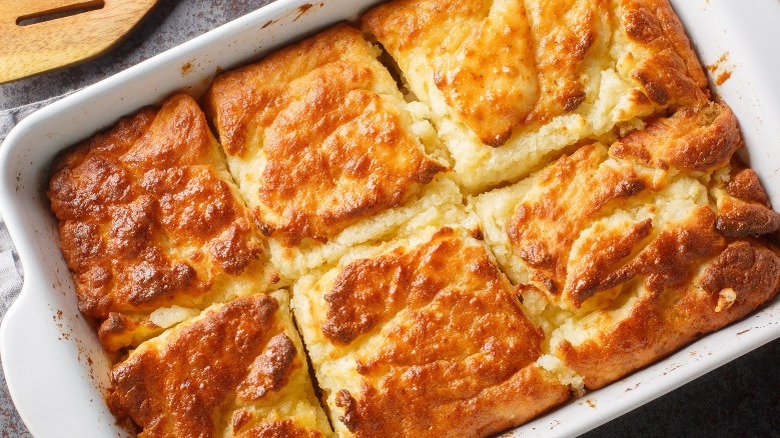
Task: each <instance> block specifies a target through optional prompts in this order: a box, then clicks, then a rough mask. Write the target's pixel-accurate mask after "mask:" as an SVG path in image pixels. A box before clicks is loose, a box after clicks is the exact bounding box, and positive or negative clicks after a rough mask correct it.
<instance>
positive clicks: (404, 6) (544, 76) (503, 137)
mask: <svg viewBox="0 0 780 438" xmlns="http://www.w3.org/2000/svg"><path fill="white" fill-rule="evenodd" d="M506 6H507V8H506V10H502V11H501V12H498V13H496V12H495V11H492V10H490V3H485V2H482V1H460V2H450V1H444V0H427V1H404V0H401V1H395V2H391V3H388V4H384V5H380V6H378V7H376V8H374V9H372V10H371V11H369V12H368V13H367V14H365V15H364V16H363V18H362V22H363V26H364V27H365V28H366V29H368V30H369V31H370V32H371V33H373V34H374V35H375V36H376V37H377V39H378V40H379V41H380V42H381V43H382V44H383V45H384V46H385V48H386V49H387V50H388V51H389V52H390V53H391V55H393V56H394V57H396V59H398V58H402V57H404V56H406V55H408V53H409V52H410V51H411V50H418V49H420V48H423V54H422V56H425V57H426V58H428V60H429V62H430V64H431V66H432V69H433V81H434V83H435V85H436V87H438V88H439V89H440V90H441V92H442V93H443V95H444V98H445V100H446V101H447V103H448V105H450V106H451V107H452V108H453V109H454V110H455V112H456V113H457V114H458V116H459V117H460V119H462V120H463V122H464V123H465V124H466V125H467V126H468V127H469V128H470V129H471V130H472V131H474V132H475V133H476V134H477V136H478V137H479V138H480V140H481V141H482V142H483V143H485V144H487V145H490V146H494V147H497V146H501V145H502V144H504V143H505V142H506V141H507V140H508V139H509V138H510V137H511V135H512V132H513V130H514V129H515V128H517V127H518V126H521V125H532V124H537V123H542V122H545V121H547V120H549V119H551V118H552V117H554V116H556V115H560V114H563V113H566V112H570V111H574V110H576V109H577V108H578V107H579V106H580V104H582V103H583V102H584V101H585V93H584V85H583V83H582V78H581V77H582V75H583V68H584V67H583V65H584V64H585V61H586V59H587V58H588V57H594V56H597V55H599V54H604V53H605V50H606V47H605V46H604V44H605V43H606V41H607V40H608V37H607V35H606V33H607V32H608V31H607V29H608V26H609V23H608V22H609V19H610V17H611V11H610V10H609V8H608V6H609V2H608V1H606V0H596V1H589V2H574V3H573V2H571V1H568V0H555V1H547V2H540V3H539V4H538V7H539V8H540V11H539V14H538V15H539V17H530V14H532V13H533V11H528V10H526V8H525V6H524V5H523V4H522V2H511V3H509V4H508V5H506ZM453 27H457V28H458V29H459V32H458V34H453V33H452V32H451V30H450V29H451V28H453ZM597 40H598V41H597ZM486 66H490V67H489V68H486Z"/></svg>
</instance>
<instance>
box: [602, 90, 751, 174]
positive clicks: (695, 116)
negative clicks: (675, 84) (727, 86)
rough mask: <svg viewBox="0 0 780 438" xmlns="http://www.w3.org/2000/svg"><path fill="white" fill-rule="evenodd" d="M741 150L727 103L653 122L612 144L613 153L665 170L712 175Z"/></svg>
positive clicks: (690, 108) (734, 122) (685, 109)
mask: <svg viewBox="0 0 780 438" xmlns="http://www.w3.org/2000/svg"><path fill="white" fill-rule="evenodd" d="M740 147H742V137H741V135H740V133H739V129H737V119H736V117H734V113H733V112H732V111H731V109H730V108H729V107H728V106H726V105H725V104H723V103H709V104H708V105H706V106H704V107H701V108H694V107H683V108H681V109H680V110H679V111H677V112H676V113H675V114H674V115H672V116H671V117H668V118H660V119H656V120H652V121H649V122H648V125H647V126H645V128H643V129H638V130H636V131H632V132H630V133H628V134H627V135H626V136H624V137H622V138H621V139H620V141H618V142H617V143H615V144H614V145H612V147H611V149H610V153H611V154H612V155H614V156H616V157H620V158H626V159H629V158H630V159H633V160H636V161H639V162H641V163H643V164H646V165H650V166H653V167H658V168H661V169H669V168H670V167H674V168H677V169H680V170H685V171H692V172H708V171H713V170H715V169H717V168H721V167H723V166H725V165H727V164H728V163H729V160H730V159H731V156H732V155H733V154H734V152H735V151H736V150H737V149H739V148H740Z"/></svg>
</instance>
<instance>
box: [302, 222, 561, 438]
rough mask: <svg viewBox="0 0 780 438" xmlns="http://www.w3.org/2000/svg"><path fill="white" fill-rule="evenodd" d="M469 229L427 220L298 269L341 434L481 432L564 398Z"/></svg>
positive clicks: (326, 393) (533, 333)
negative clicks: (321, 266)
mask: <svg viewBox="0 0 780 438" xmlns="http://www.w3.org/2000/svg"><path fill="white" fill-rule="evenodd" d="M472 233H473V230H471V229H469V228H463V227H458V226H455V227H454V228H453V227H447V226H445V227H441V228H439V227H433V228H428V229H425V231H424V232H423V231H419V232H415V233H413V234H412V235H411V236H410V237H408V238H404V239H398V240H396V241H394V242H391V243H387V244H385V245H383V246H381V247H374V248H373V249H371V248H362V249H361V251H359V252H360V253H359V254H352V255H351V256H350V257H348V258H347V259H346V260H342V261H340V262H339V264H338V266H336V267H334V268H333V269H331V270H328V271H327V272H325V273H324V274H321V275H320V274H313V275H309V276H305V277H303V278H301V279H300V280H299V281H298V282H297V283H296V284H295V286H294V291H293V296H294V297H293V309H294V312H295V315H296V320H297V322H298V327H299V329H300V330H301V333H302V335H303V338H304V341H305V343H306V346H307V350H308V353H309V357H310V358H311V361H312V365H313V367H314V370H315V372H316V375H317V381H318V383H319V385H320V387H321V388H322V390H323V397H324V398H325V402H326V404H327V409H328V410H329V413H330V416H331V422H332V424H333V425H334V428H335V430H336V433H338V434H339V435H340V436H358V437H361V436H409V437H412V436H444V435H448V434H452V433H453V431H457V433H458V434H459V435H462V436H485V435H490V434H493V433H496V432H499V431H502V430H504V429H507V428H509V427H513V426H516V425H519V424H521V423H523V422H525V421H527V420H529V419H530V418H532V417H534V416H536V415H538V414H539V413H541V412H544V411H546V410H547V409H549V408H551V407H552V406H555V405H558V404H560V403H562V402H563V401H565V400H567V399H568V398H569V396H570V388H569V386H568V384H564V383H561V382H560V381H559V380H558V377H557V376H556V375H555V374H554V373H553V372H550V371H547V370H546V369H544V368H543V367H542V366H540V365H538V364H537V363H536V361H537V359H539V357H540V352H541V348H542V347H541V344H542V341H543V339H544V337H543V332H542V330H541V329H539V328H538V327H536V326H534V325H533V324H532V323H531V321H530V320H529V319H528V318H527V317H526V315H525V314H524V311H523V309H522V305H521V304H520V303H519V302H518V300H517V298H516V297H515V294H514V290H513V288H512V287H511V285H510V284H509V282H508V281H507V280H506V278H505V277H504V276H503V274H502V273H501V272H500V271H499V269H498V268H497V267H496V266H495V264H494V263H493V261H492V260H491V257H490V255H489V253H488V251H487V250H486V248H485V247H484V245H483V244H482V243H481V242H480V241H478V240H476V239H475V238H474V237H472V235H471V234H472Z"/></svg>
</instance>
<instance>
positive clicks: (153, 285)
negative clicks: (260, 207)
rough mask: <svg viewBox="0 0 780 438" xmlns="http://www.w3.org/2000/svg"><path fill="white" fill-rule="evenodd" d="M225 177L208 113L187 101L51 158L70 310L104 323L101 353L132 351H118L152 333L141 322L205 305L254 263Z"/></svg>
mask: <svg viewBox="0 0 780 438" xmlns="http://www.w3.org/2000/svg"><path fill="white" fill-rule="evenodd" d="M224 169H225V165H224V160H223V159H222V158H221V156H220V152H219V149H218V145H217V144H216V142H215V141H214V139H213V138H212V136H211V134H210V132H209V130H208V126H207V124H206V119H205V116H204V115H203V113H202V112H201V111H200V109H199V108H198V106H197V104H196V103H195V102H194V101H193V100H192V98H190V97H189V96H186V95H176V96H173V97H171V98H169V99H168V100H166V101H165V102H164V103H163V105H162V107H161V108H160V109H159V110H155V109H145V110H143V111H141V112H139V113H138V114H136V115H134V116H132V117H130V118H125V119H122V120H121V121H120V122H119V123H118V124H117V125H116V126H115V127H114V128H112V129H111V130H109V131H107V132H105V133H102V134H98V135H96V136H94V137H93V138H91V139H89V140H87V141H86V142H84V143H82V144H80V145H78V146H76V147H74V148H72V149H69V150H67V151H66V152H65V153H64V154H62V155H60V156H59V157H58V158H57V159H56V161H55V163H54V165H53V167H52V176H51V180H50V183H49V191H48V197H49V199H50V201H51V208H52V211H53V212H54V214H55V215H56V216H57V218H58V219H59V220H60V224H59V229H60V237H61V240H60V242H61V243H60V245H61V248H62V251H63V255H64V256H65V260H66V262H67V264H68V267H69V269H70V270H71V273H72V276H73V279H74V283H75V284H76V291H77V293H78V296H79V308H80V309H81V311H82V312H84V313H85V314H87V315H89V316H93V317H96V318H98V319H101V320H102V319H106V323H105V324H104V326H101V329H100V333H101V341H102V342H103V345H104V346H105V347H106V349H108V350H110V351H114V350H116V349H118V348H121V347H124V346H126V345H136V344H135V343H133V344H127V343H126V342H127V339H128V337H129V338H132V337H133V336H134V335H135V334H136V333H134V332H135V329H136V328H138V329H140V328H143V330H149V331H151V332H154V325H153V324H152V325H151V326H150V325H149V324H150V323H148V321H147V322H141V323H139V322H138V321H136V320H138V319H139V318H142V317H143V315H149V314H150V313H151V312H152V311H153V310H155V309H157V308H160V307H167V306H172V305H179V306H183V307H198V306H204V307H205V305H208V301H207V297H208V295H209V294H210V293H212V292H213V291H212V285H213V284H214V282H215V281H216V279H217V278H218V277H219V276H221V275H230V276H238V275H241V274H242V273H244V272H245V271H247V270H248V269H249V267H250V265H251V264H252V263H253V262H254V263H255V264H257V263H260V259H261V256H262V246H261V240H260V238H259V237H258V233H257V231H256V229H255V227H254V225H253V223H252V221H251V218H250V216H249V214H248V212H246V211H245V209H244V207H243V203H242V201H241V200H240V199H239V198H238V197H237V196H236V193H235V188H234V187H233V185H232V182H231V181H230V179H229V176H227V174H226V172H225V170H224ZM204 304H205V305H204ZM111 315H113V316H111ZM139 324H140V326H139ZM158 329H159V328H158ZM157 332H159V330H158V331H157Z"/></svg>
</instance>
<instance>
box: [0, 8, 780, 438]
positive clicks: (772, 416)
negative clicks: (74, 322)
mask: <svg viewBox="0 0 780 438" xmlns="http://www.w3.org/2000/svg"><path fill="white" fill-rule="evenodd" d="M268 3H270V1H267V0H266V1H249V0H235V1H230V0H213V1H205V0H181V1H172V0H163V1H160V2H159V4H158V5H157V7H156V8H155V9H154V10H153V11H152V13H151V15H150V16H148V17H147V18H146V19H145V20H144V21H143V23H142V24H141V26H140V27H139V28H138V29H137V30H136V32H135V33H134V34H133V35H132V36H131V37H130V38H128V39H127V40H125V41H124V42H123V43H121V44H120V45H119V46H117V47H116V48H114V50H112V51H111V52H110V53H109V54H107V55H105V56H103V57H101V58H98V59H95V60H93V61H90V62H88V63H85V64H82V65H80V66H75V67H71V68H68V69H64V70H60V71H56V72H51V73H46V74H43V75H40V76H36V77H33V78H29V79H25V80H21V81H18V82H15V83H11V84H6V85H0V138H2V137H4V136H5V134H6V133H7V130H8V129H10V127H12V126H13V124H14V123H16V122H18V120H19V119H20V118H22V117H24V116H25V115H27V114H28V113H29V111H30V110H31V109H33V108H34V107H37V105H29V104H31V103H35V102H38V101H42V100H46V99H51V98H52V97H54V96H60V95H62V94H63V93H67V92H69V91H72V90H75V89H78V88H82V87H85V86H87V85H90V84H92V83H95V82H97V81H99V80H100V79H103V78H106V77H108V76H111V75H112V74H114V73H117V72H119V71H121V70H123V69H125V68H127V67H129V66H131V65H134V64H137V63H138V62H140V61H143V60H144V59H147V58H149V57H151V56H153V55H155V54H157V53H160V52H162V51H164V50H166V49H169V48H171V47H173V46H175V45H177V44H180V43H182V42H184V41H187V40H189V39H192V38H194V37H196V36H198V35H200V34H202V33H204V32H206V31H208V30H210V29H213V28H215V27H217V26H219V25H221V24H223V23H226V22H227V21H229V20H231V19H233V18H236V17H238V16H241V15H244V14H246V13H248V12H250V11H252V10H255V9H257V8H259V7H261V6H263V5H265V4H268ZM25 105H28V106H27V107H25V108H18V107H20V106H25ZM2 110H6V111H2ZM0 213H2V206H0ZM4 233H5V228H4V227H3V226H2V224H0V319H1V318H2V315H3V314H4V313H5V305H6V304H10V301H11V300H12V298H13V297H14V296H15V294H16V293H18V286H19V283H18V277H17V276H16V275H15V272H16V270H15V269H13V267H14V266H16V261H15V258H14V255H13V252H12V248H11V247H10V246H9V245H8V242H7V240H5V237H6V236H5V234H4ZM9 269H10V270H9ZM779 362H780V340H779V341H775V342H772V343H770V344H769V345H767V346H764V347H762V348H760V349H758V350H756V351H754V352H752V353H750V354H747V355H745V356H743V357H742V358H739V359H737V360H735V361H734V362H731V363H729V364H727V365H726V366H724V367H721V368H720V369H718V370H716V371H713V372H711V373H709V374H707V375H706V376H704V377H702V378H700V379H697V380H695V381H694V382H692V383H689V384H688V385H686V386H684V387H682V388H680V389H678V390H676V391H674V392H672V393H670V394H668V395H666V396H664V397H661V398H659V399H657V400H655V401H653V402H651V403H649V404H647V405H645V406H643V407H640V408H638V409H636V410H634V411H632V412H630V413H628V414H626V415H623V416H622V417H620V418H617V419H615V420H613V421H611V422H610V423H608V424H606V425H604V426H602V427H600V428H598V429H596V430H594V431H592V432H590V433H589V434H587V435H586V436H587V437H588V438H598V437H612V436H620V437H623V436H658V437H665V436H670V437H677V436H686V437H687V436H695V437H713V436H760V437H763V436H775V437H780V363H779ZM18 436H29V434H28V433H27V432H26V428H25V427H24V425H23V424H22V422H21V420H20V419H19V416H18V414H17V413H16V411H15V410H14V408H13V405H12V403H11V402H10V400H9V397H8V391H7V388H6V387H5V381H4V380H3V379H2V378H0V437H18Z"/></svg>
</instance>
